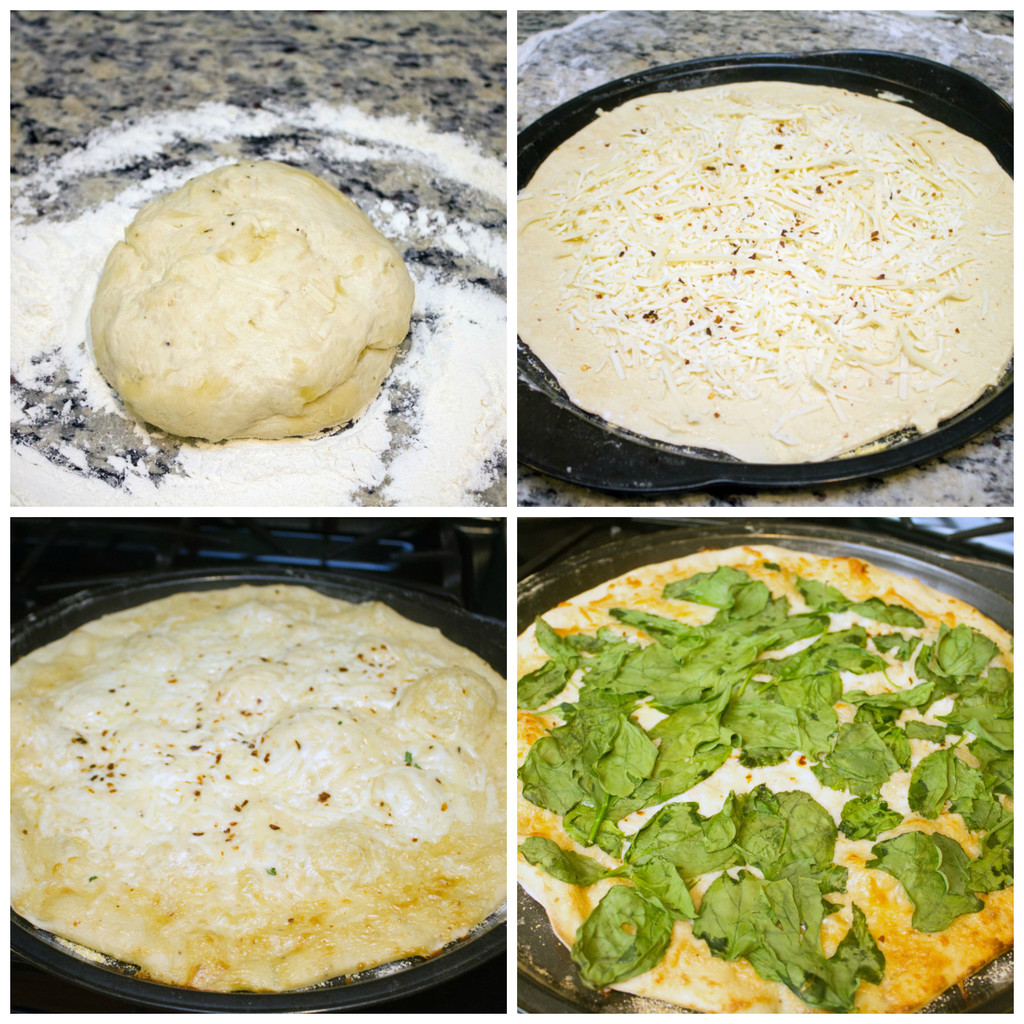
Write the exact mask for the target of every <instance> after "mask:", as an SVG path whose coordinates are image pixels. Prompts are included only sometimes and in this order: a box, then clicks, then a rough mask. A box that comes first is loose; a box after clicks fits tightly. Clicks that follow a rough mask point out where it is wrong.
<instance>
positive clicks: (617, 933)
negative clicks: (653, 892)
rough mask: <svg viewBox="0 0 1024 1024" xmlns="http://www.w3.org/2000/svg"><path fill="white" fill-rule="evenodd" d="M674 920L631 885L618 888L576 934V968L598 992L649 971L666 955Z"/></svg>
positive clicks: (594, 910)
mask: <svg viewBox="0 0 1024 1024" xmlns="http://www.w3.org/2000/svg"><path fill="white" fill-rule="evenodd" d="M671 938H672V917H671V915H670V914H669V913H668V912H667V911H665V910H664V909H663V908H662V907H660V906H658V905H657V904H655V903H652V902H651V901H650V900H648V899H645V898H644V897H643V896H642V895H641V894H640V892H639V891H638V890H637V889H635V888H633V886H631V885H615V886H612V888H611V889H609V890H608V892H606V893H605V894H604V896H603V897H602V898H601V902H600V903H598V905H597V906H596V907H595V908H594V909H593V910H592V911H591V913H590V916H589V917H587V919H586V920H585V921H584V922H583V924H581V925H580V927H579V928H578V929H577V931H576V942H575V944H574V945H573V947H572V953H571V955H572V959H573V963H575V964H576V966H577V967H578V968H579V969H580V977H581V978H582V979H583V981H584V982H586V984H588V985H590V986H592V987H593V988H607V986H609V985H613V984H615V983H616V982H618V981H625V979H626V978H633V977H635V976H636V975H638V974H643V972H644V971H648V970H650V969H651V968H652V967H653V966H654V965H655V964H657V963H658V961H660V960H661V958H662V957H663V956H664V955H665V950H666V949H667V948H668V944H669V941H670V939H671Z"/></svg>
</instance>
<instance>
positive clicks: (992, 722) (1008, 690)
mask: <svg viewBox="0 0 1024 1024" xmlns="http://www.w3.org/2000/svg"><path fill="white" fill-rule="evenodd" d="M957 628H959V627H957ZM937 717H938V719H939V721H940V722H946V723H947V724H949V725H951V726H953V727H954V728H958V729H963V730H966V731H969V732H973V733H974V734H975V736H979V737H981V738H982V739H985V740H988V742H989V743H991V744H992V745H993V746H995V747H998V748H999V749H1000V750H1013V675H1012V674H1011V673H1010V672H1008V671H1007V670H1006V669H1005V668H999V667H993V668H991V669H989V672H988V675H986V676H985V677H984V678H983V679H977V680H974V681H972V682H967V683H963V684H962V685H961V686H960V689H959V692H958V694H957V697H956V700H955V701H954V703H953V710H952V711H951V712H950V713H949V714H948V715H938V716H937Z"/></svg>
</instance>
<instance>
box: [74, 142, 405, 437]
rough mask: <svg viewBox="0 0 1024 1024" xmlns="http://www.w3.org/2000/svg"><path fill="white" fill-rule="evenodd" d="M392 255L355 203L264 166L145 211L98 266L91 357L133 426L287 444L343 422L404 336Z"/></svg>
mask: <svg viewBox="0 0 1024 1024" xmlns="http://www.w3.org/2000/svg"><path fill="white" fill-rule="evenodd" d="M412 302H413V285H412V280H411V278H410V277H409V272H408V270H406V268H405V265H404V263H403V262H402V257H401V255H400V253H399V252H398V250H397V249H396V248H395V246H394V245H392V244H391V242H389V241H388V240H387V239H386V238H385V237H384V236H383V235H381V234H380V233H379V232H378V231H377V229H376V228H374V226H373V225H372V224H371V223H370V221H369V220H368V219H367V217H366V216H365V215H364V214H363V213H362V211H361V210H360V209H359V208H358V207H357V206H356V204H355V203H354V202H352V200H351V199H349V198H347V197H346V196H344V195H342V194H341V193H340V192H339V191H338V190H337V189H335V188H332V187H331V186H330V185H328V184H327V183H326V182H324V181H321V180H320V179H319V178H317V177H315V176H314V175H312V174H309V173H308V172H306V171H302V170H298V169H297V168H294V167H289V166H287V165H285V164H281V163H275V162H274V161H269V160H268V161H260V162H253V163H241V164H235V165H231V166H228V167H221V168H218V169H217V170H215V171H211V172H210V173H209V174H204V175H201V176H200V177H197V178H193V179H192V180H191V181H189V182H187V183H186V184H185V185H184V186H183V187H182V188H180V189H178V191H176V192H173V193H171V195H168V196H165V197H164V198H162V199H158V200H157V201H155V202H153V203H150V204H149V205H148V206H146V207H144V208H143V209H142V210H141V211H140V212H139V214H138V215H137V216H136V217H135V219H134V220H133V221H132V223H131V225H130V226H129V227H128V229H127V231H126V232H125V240H124V241H123V242H119V243H118V244H117V245H116V246H115V247H114V249H113V251H112V252H111V253H110V256H109V257H108V258H107V262H106V266H105V267H104V269H103V276H102V277H101V278H100V283H99V287H98V289H97V291H96V299H95V301H94V303H93V307H92V313H91V329H92V343H93V350H94V352H95V356H96V362H97V363H98V364H99V368H100V370H101V371H102V373H103V375H104V376H105V377H106V378H107V380H108V381H109V382H110V383H111V384H112V385H113V386H114V388H116V389H117V391H118V393H119V394H120V396H121V398H122V399H123V400H124V403H125V406H126V407H127V408H128V410H129V411H130V412H131V413H132V414H133V415H135V416H137V417H138V418H139V419H142V420H145V421H147V422H148V423H152V424H153V425H155V426H157V427H161V428H162V429H164V430H167V431H169V432H170V433H173V434H178V435H180V436H183V437H202V438H206V439H208V440H211V441H220V440H223V439H225V438H232V437H263V438H276V437H291V436H296V435H302V434H312V433H315V432H317V431H318V430H322V429H323V428H325V427H331V426H335V425H336V424H339V423H344V422H346V421H349V420H353V419H355V418H356V417H358V416H359V415H361V414H362V413H363V412H364V411H365V410H366V408H367V406H368V405H369V404H370V402H371V401H373V399H374V397H375V396H376V395H377V392H378V390H379V388H380V385H381V382H382V381H383V379H384V376H385V375H386V374H387V372H388V369H389V367H390V366H391V360H392V358H393V357H394V353H395V349H396V347H397V346H398V345H399V344H400V343H401V341H402V339H403V338H405V336H406V334H407V333H408V330H409V318H410V315H411V312H412Z"/></svg>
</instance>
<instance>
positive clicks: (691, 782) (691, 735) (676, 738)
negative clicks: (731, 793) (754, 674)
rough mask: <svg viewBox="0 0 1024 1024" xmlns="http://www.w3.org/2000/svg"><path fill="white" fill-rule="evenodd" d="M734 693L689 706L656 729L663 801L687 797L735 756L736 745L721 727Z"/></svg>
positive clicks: (656, 767)
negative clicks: (679, 795) (734, 745)
mask: <svg viewBox="0 0 1024 1024" xmlns="http://www.w3.org/2000/svg"><path fill="white" fill-rule="evenodd" d="M729 693H730V691H729V690H728V689H725V690H723V691H722V692H721V693H720V694H718V695H717V696H712V698H710V699H708V700H706V701H700V702H697V703H693V704H686V705H684V706H683V707H681V708H679V709H678V710H677V711H674V712H672V714H670V715H669V716H668V717H667V718H663V719H662V720H661V721H660V722H658V723H657V724H656V725H654V726H653V728H652V729H651V730H650V733H649V735H650V737H651V739H653V740H657V741H658V742H659V745H658V758H657V760H656V761H655V763H654V773H653V777H654V778H655V779H656V780H657V781H658V783H659V784H660V786H661V797H662V799H664V800H668V799H669V798H670V797H673V796H677V795H678V794H679V793H685V792H686V791H687V790H688V789H690V788H691V787H693V786H695V785H696V784H697V783H698V782H700V781H701V780H703V779H706V778H707V777H708V776H709V775H711V774H712V773H713V772H715V771H717V770H718V769H719V768H720V767H721V766H722V765H723V764H724V763H725V762H726V761H727V760H728V758H729V755H730V754H731V753H732V741H731V739H730V737H729V734H728V732H727V731H724V730H723V729H722V726H721V722H720V720H721V715H722V710H723V708H724V707H725V703H726V701H727V700H728V698H729Z"/></svg>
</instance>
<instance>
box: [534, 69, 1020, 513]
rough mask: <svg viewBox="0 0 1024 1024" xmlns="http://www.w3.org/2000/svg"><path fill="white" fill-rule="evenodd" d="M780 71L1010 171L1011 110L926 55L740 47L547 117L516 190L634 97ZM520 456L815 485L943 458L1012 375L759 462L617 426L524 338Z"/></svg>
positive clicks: (580, 473) (996, 402) (623, 477)
mask: <svg viewBox="0 0 1024 1024" xmlns="http://www.w3.org/2000/svg"><path fill="white" fill-rule="evenodd" d="M768 79H778V80H782V81H788V82H802V83H804V84H808V85H825V86H834V87H838V88H844V89H849V90H850V91H852V92H859V93H865V94H867V95H869V96H878V95H879V93H882V92H887V93H896V94H898V95H899V96H901V97H903V99H904V101H905V105H907V106H910V107H912V108H913V109H914V110H918V111H920V112H921V113H922V114H925V115H927V116H928V117H933V118H935V119H936V120H937V121H942V122H943V123H944V124H947V125H949V126H950V127H951V128H953V129H955V130H956V131H958V132H961V133H962V134H964V135H968V136H970V137H971V138H974V139H977V140H978V141H979V142H981V143H982V144H983V145H984V146H986V147H987V148H988V149H989V151H990V152H991V153H992V154H993V156H994V157H995V158H996V160H997V161H998V163H999V165H1000V166H1001V167H1002V168H1003V169H1004V170H1005V171H1006V172H1007V173H1008V174H1011V175H1012V174H1013V110H1012V109H1011V107H1010V106H1009V105H1008V104H1007V103H1006V102H1005V101H1004V100H1003V99H1002V97H1000V96H999V95H998V94H997V93H996V92H994V91H993V90H992V89H990V88H989V87H988V86H987V85H985V84H984V83H982V82H980V81H978V80H977V79H976V78H972V77H971V76H970V75H967V74H964V72H962V71H958V70H956V69H955V68H951V67H947V66H946V65H944V64H937V63H935V62H934V61H930V60H926V59H924V58H922V57H912V56H909V55H906V54H898V53H885V52H881V51H877V50H831V51H825V52H821V53H795V54H785V53H784V54H741V55H736V56H728V57H710V58H705V59H702V60H693V61H685V62H683V63H680V64H670V65H666V66H664V67H657V68H651V69H649V70H647V71H642V72H639V73H637V74H633V75H627V76H626V77H625V78H619V79H617V80H615V81H613V82H608V83H607V84H605V85H602V86H599V87H598V88H596V89H592V90H591V91H589V92H586V93H583V94H582V95H580V96H577V97H576V98H575V99H572V100H570V101H569V102H568V103H563V104H562V105H561V106H560V107H557V108H556V109H555V110H552V111H550V112H548V113H547V114H544V115H543V116H542V117H540V118H539V119H538V120H536V121H535V122H534V123H533V124H531V125H530V126H529V127H527V128H525V129H524V130H523V131H522V133H521V134H520V135H519V161H518V188H519V189H522V188H524V187H525V186H526V185H527V184H528V183H529V181H530V179H531V178H532V177H533V175H534V174H535V173H536V171H537V168H538V167H540V165H541V164H542V163H543V162H544V160H545V159H546V158H547V157H548V156H549V155H550V154H551V153H552V152H553V151H554V150H555V149H556V148H557V147H558V146H560V145H561V144H562V143H563V142H564V141H565V140H566V139H568V138H570V137H571V136H572V135H575V134H576V132H578V131H579V130H580V129H582V128H583V127H585V126H586V125H587V124H589V123H590V122H591V121H593V120H594V119H595V118H596V117H597V115H598V111H600V110H610V109H614V108H615V107H617V106H620V105H621V104H623V103H626V102H627V101H629V100H632V99H634V98H636V97H637V96H644V95H648V94H650V93H656V92H680V91H684V90H687V89H699V88H704V87H706V86H712V85H727V84H729V83H732V82H750V81H763V80H768ZM518 371H519V389H518V409H519V420H518V422H519V426H518V443H519V459H520V461H522V462H523V463H525V464H526V465H527V466H529V467H530V468H531V469H535V470H538V471H540V472H542V473H546V474H547V475H549V476H553V477H555V478H556V479H559V480H565V481H568V482H570V483H575V484H579V485H581V486H584V487H592V488H595V489H597V490H603V491H609V492H613V493H621V494H649V495H653V494H664V493H672V492H678V491H690V490H700V489H705V488H709V487H722V486H730V487H808V486H812V485H816V484H826V483H838V482H841V481H846V480H855V479H860V478H863V477H868V476H878V475H880V474H884V473H889V472H893V471H894V470H898V469H903V468H905V467H907V466H912V465H915V464H917V463H919V462H922V461H924V460H925V459H929V458H932V457H933V456H936V455H940V454H942V453H943V452H946V451H949V450H950V449H952V448H955V447H956V446H958V445H961V444H963V443H964V442H966V441H968V440H970V439H971V438H972V437H974V436H976V435H977V434H979V433H980V432H981V431H983V430H986V429H988V428H989V427H992V426H994V425H995V424H996V423H999V422H1000V421H1001V420H1003V419H1004V418H1005V417H1007V416H1009V415H1010V413H1011V412H1012V411H1013V371H1012V364H1011V365H1010V366H1007V367H1006V368H1005V369H1004V371H1003V372H1002V375H1001V377H1000V379H999V380H998V381H993V384H992V386H991V387H990V388H988V389H987V390H986V391H985V393H984V394H982V395H981V397H979V398H978V399H977V400H976V401H975V402H974V403H973V404H972V405H970V406H968V407H967V408H966V409H963V410H961V411H960V412H959V413H957V414H956V415H954V416H951V417H950V418H948V419H946V420H944V421H943V422H942V423H940V424H939V425H938V427H937V428H936V429H935V430H933V431H930V432H929V433H927V434H923V435H922V434H919V433H917V432H916V431H914V432H910V433H907V432H901V433H899V434H894V435H892V436H890V437H888V438H885V439H883V442H882V446H881V447H880V448H879V449H878V450H875V451H872V452H871V453H870V454H864V455H852V456H848V457H845V458H843V457H839V458H833V459H827V460H825V461H822V462H799V463H755V462H741V461H739V460H737V459H734V458H733V457H732V456H729V455H726V454H724V453H722V452H716V451H711V450H709V449H701V448H693V447H679V446H676V445H671V444H667V443H665V442H662V441H655V440H652V439H651V438H647V437H643V436H641V435H640V434H636V433H634V432H633V431H630V430H626V429H624V428H622V427H618V426H615V425H614V424H611V423H609V422H607V421H606V420H604V419H602V418H601V417H599V416H596V415H594V414H593V413H589V412H585V411H584V410H582V409H580V408H579V407H577V406H575V405H573V403H572V402H571V401H570V400H569V398H568V396H567V395H566V394H565V392H564V391H563V390H562V387H561V386H560V385H559V383H558V382H557V380H555V378H554V376H553V375H552V374H551V372H550V371H549V370H548V369H547V367H546V366H545V365H544V364H543V363H542V362H541V361H540V360H539V359H538V358H537V357H536V356H535V355H534V354H533V353H532V352H531V351H530V349H529V348H528V346H526V345H525V344H524V343H523V342H522V341H520V342H519V346H518Z"/></svg>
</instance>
